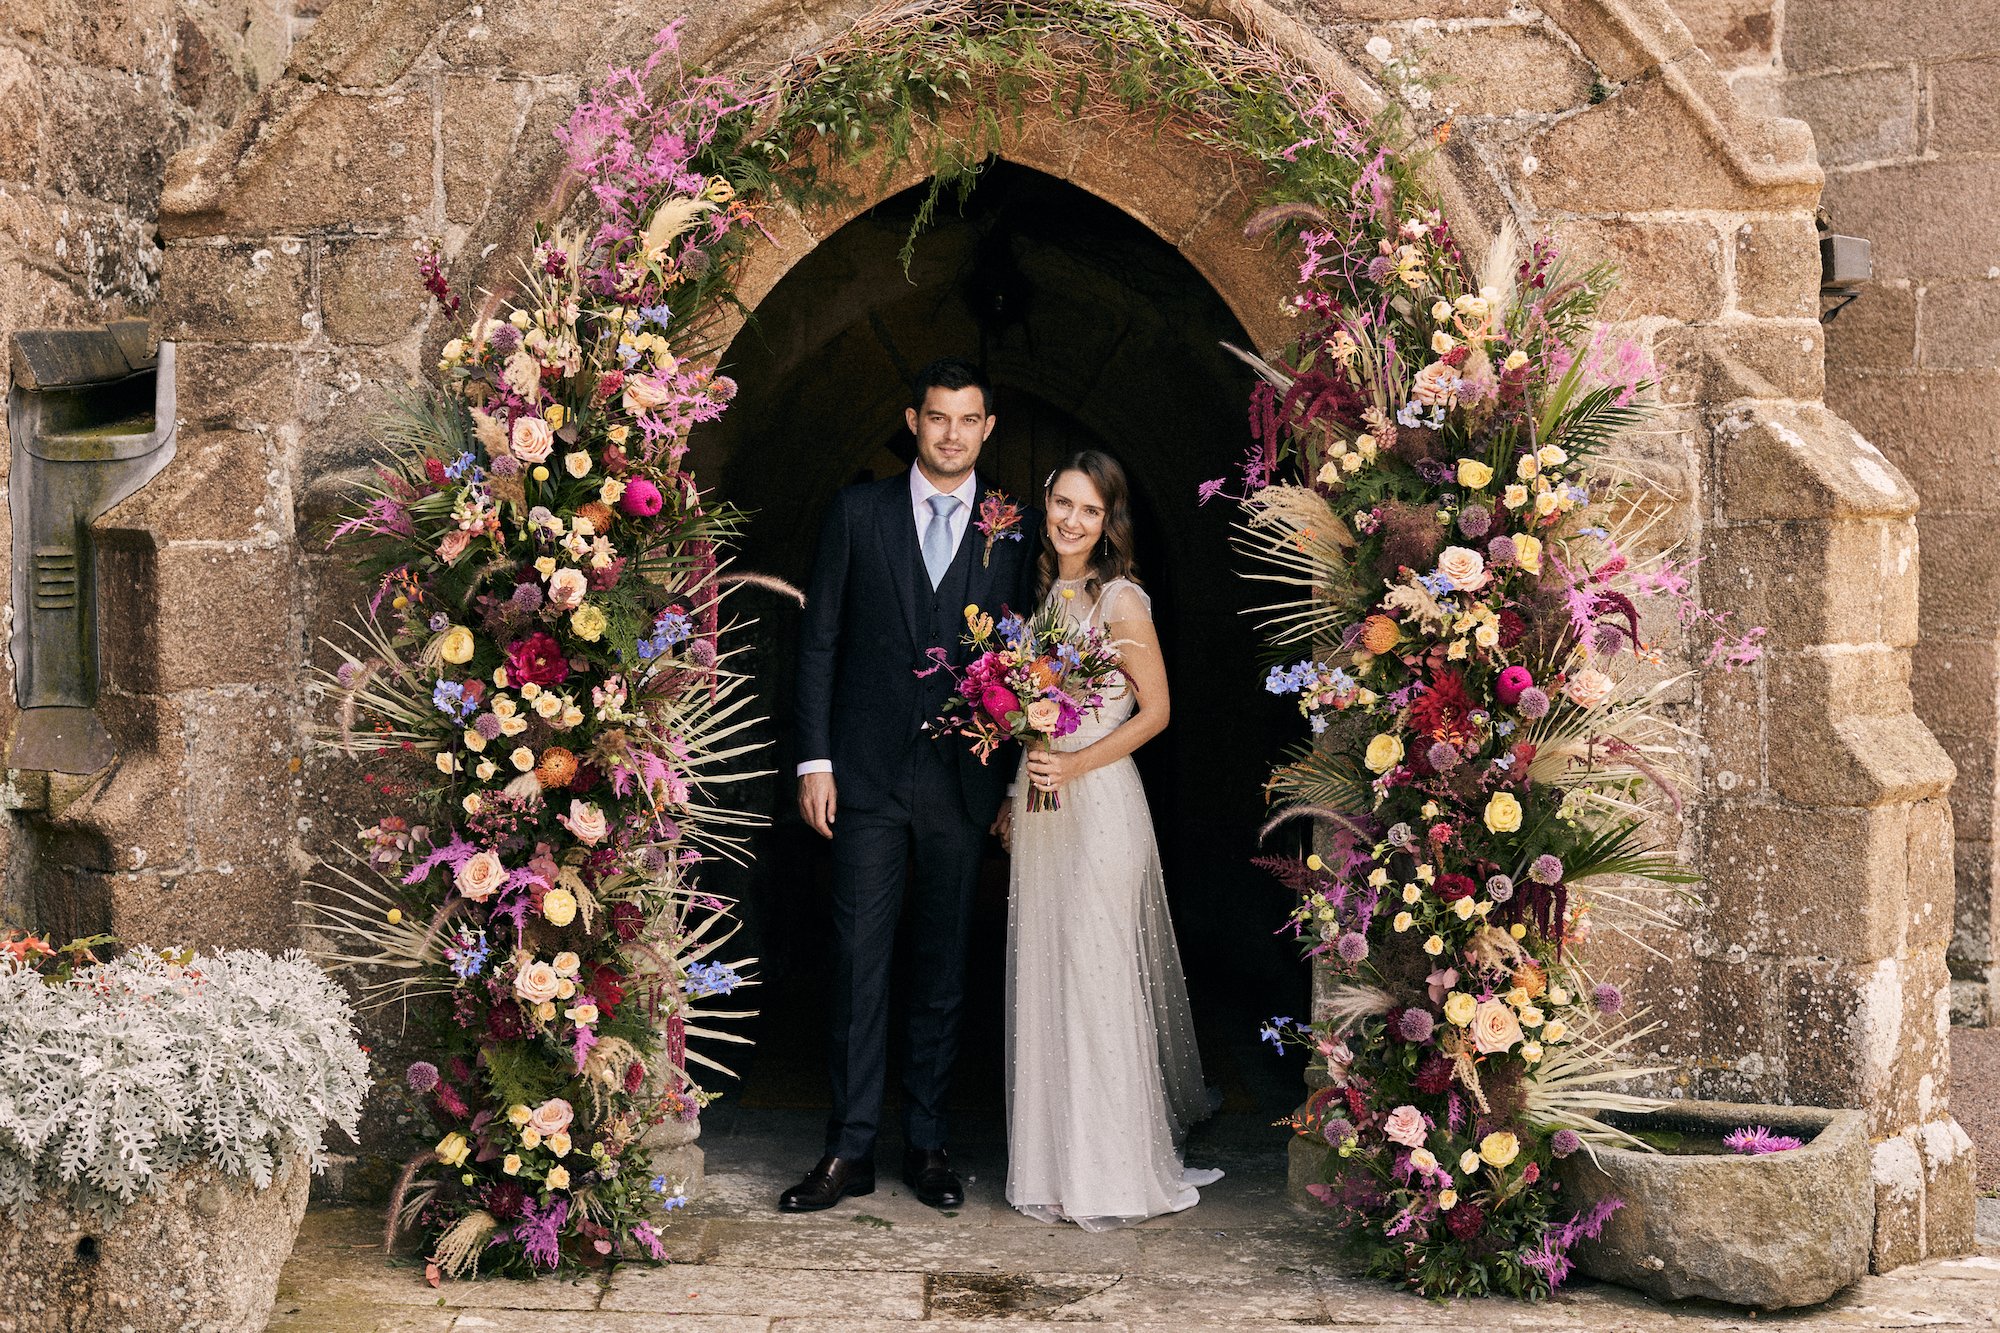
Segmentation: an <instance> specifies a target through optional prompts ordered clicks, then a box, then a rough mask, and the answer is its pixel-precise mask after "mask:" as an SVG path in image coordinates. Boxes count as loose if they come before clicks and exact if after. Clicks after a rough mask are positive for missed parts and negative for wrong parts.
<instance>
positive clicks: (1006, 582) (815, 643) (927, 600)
mask: <svg viewBox="0 0 2000 1333" xmlns="http://www.w3.org/2000/svg"><path fill="white" fill-rule="evenodd" d="M987 487H988V483H987V480H986V479H985V478H984V477H977V478H976V480H975V490H974V495H975V497H977V498H975V500H974V504H975V505H976V504H977V503H978V498H983V497H984V496H985V494H986V491H987ZM1017 531H1019V532H1020V533H1021V539H1020V540H1019V541H1005V540H1003V541H996V542H994V543H993V551H992V557H991V559H990V560H986V559H983V556H984V553H985V550H986V535H985V534H984V533H982V532H981V531H980V530H979V515H978V514H977V512H975V513H973V514H972V515H971V516H970V520H969V521H968V522H967V523H966V525H965V535H964V536H963V537H962V538H961V539H960V541H959V544H958V549H957V552H956V553H955V555H954V557H953V559H952V563H951V565H950V567H949V568H948V569H947V570H946V572H945V576H944V580H943V581H942V582H941V583H940V584H939V585H938V587H937V589H936V590H935V591H933V589H932V588H931V585H930V579H929V577H928V576H927V575H926V574H925V573H924V568H923V559H922V556H921V554H920V552H919V545H918V540H917V530H916V518H915V515H914V514H913V513H912V511H911V504H910V477H909V473H907V472H898V473H896V474H895V475H894V476H890V477H885V478H883V479H882V480H880V481H871V482H863V483H860V484H859V485H855V486H849V487H847V488H845V489H844V490H842V491H841V492H840V493H839V494H838V495H836V496H835V497H834V499H833V503H832V504H831V505H830V506H829V507H828V510H827V515H826V520H825V523H824V524H823V525H822V527H821V529H820V539H819V549H818V553H817V554H816V556H815V557H814V559H813V568H812V576H811V578H810V579H809V580H808V582H807V585H806V609H805V615H804V617H803V623H802V625H801V627H800V634H799V672H798V698H797V703H798V709H797V721H798V745H799V749H798V758H799V759H800V760H802V761H805V760H813V759H830V760H832V761H833V773H834V780H835V781H836V782H837V783H838V784H839V790H840V809H841V810H842V811H849V810H853V811H858V812H862V813H881V814H889V815H892V816H894V815H906V814H907V813H908V811H909V809H910V799H911V794H912V791H913V789H914V782H915V773H916V761H917V756H918V747H919V746H927V745H935V746H947V747H949V749H950V755H951V760H952V767H953V768H954V769H955V771H956V773H957V775H958V784H959V793H960V795H961V797H962V798H963V800H964V804H965V811H966V814H967V815H968V816H969V817H970V818H971V819H973V820H974V821H976V822H977V823H979V824H980V825H981V826H982V827H983V826H985V825H986V824H989V823H991V822H992V820H993V817H994V815H995V814H996V813H997V812H998V811H999V809H1000V801H1001V799H1002V797H1003V795H1004V794H1005V791H1006V787H1007V783H1008V781H1009V780H1010V779H1011V778H1012V777H1013V772H1014V762H1013V756H1012V754H1011V753H1010V752H1008V751H1006V750H1002V751H1000V752H999V753H996V754H994V755H993V756H992V757H991V758H990V759H989V760H988V761H987V762H986V763H985V764H981V763H980V762H979V760H978V759H977V758H975V757H974V756H973V754H972V749H971V746H970V744H969V743H967V742H966V741H965V740H964V739H963V738H962V737H948V738H943V739H933V738H931V737H928V736H925V735H923V734H922V733H921V730H920V729H921V728H922V726H923V724H924V723H925V722H927V721H929V720H930V719H932V718H934V717H936V716H937V715H938V714H939V713H940V712H942V711H943V709H944V701H945V699H946V698H948V697H949V696H950V695H951V693H952V690H953V688H954V684H953V681H952V678H951V676H950V674H949V673H948V672H945V671H936V672H933V673H932V674H930V675H929V676H925V677H919V676H918V674H917V673H918V672H919V671H925V670H928V669H929V668H931V667H933V666H935V665H936V663H935V662H934V661H933V660H932V659H931V658H930V657H929V655H928V651H929V650H930V649H932V648H942V649H944V650H945V652H946V655H947V660H949V661H950V662H951V663H952V664H953V665H954V666H963V665H964V664H965V662H966V660H967V653H966V650H965V647H964V636H965V617H964V609H965V607H966V606H967V605H968V604H977V605H978V606H979V607H980V608H981V609H983V610H986V611H988V612H991V613H993V614H994V616H995V617H996V618H997V617H998V615H999V612H1000V610H1001V608H1002V607H1007V608H1011V609H1013V610H1016V611H1020V612H1023V613H1025V612H1026V611H1027V610H1028V609H1029V608H1028V599H1029V598H1030V597H1032V596H1033V591H1034V563H1035V562H1034V556H1035V553H1036V551H1037V550H1038V549H1039V548H1038V546H1037V545H1036V534H1038V533H1039V532H1040V531H1041V519H1040V515H1039V514H1038V513H1037V512H1036V511H1033V510H1023V511H1022V517H1021V524H1020V527H1019V528H1018V529H1017ZM934 612H935V613H936V614H934Z"/></svg>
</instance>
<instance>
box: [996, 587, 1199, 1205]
mask: <svg viewBox="0 0 2000 1333" xmlns="http://www.w3.org/2000/svg"><path fill="white" fill-rule="evenodd" d="M1064 586H1068V587H1071V588H1073V589H1075V590H1076V596H1075V597H1074V599H1073V600H1071V601H1070V602H1069V604H1068V607H1067V608H1066V614H1068V615H1069V616H1070V617H1071V619H1073V620H1075V621H1077V622H1078V623H1081V624H1087V625H1092V626H1099V625H1106V624H1113V623H1118V622H1123V621H1130V620H1144V619H1150V618H1151V615H1152V603H1151V600H1150V599H1149V598H1148V597H1147V596H1146V594H1145V593H1144V592H1143V591H1142V590H1141V589H1140V588H1139V587H1138V585H1137V584H1134V583H1132V582H1130V581H1129V580H1124V579H1116V580H1113V581H1112V582H1110V583H1108V584H1106V585H1105V586H1104V588H1103V590H1102V593H1101V595H1100V596H1099V597H1098V598H1097V599H1096V600H1095V601H1094V602H1093V601H1091V600H1090V599H1089V596H1088V594H1087V593H1085V592H1084V591H1083V590H1082V588H1081V587H1079V586H1078V585H1077V584H1074V583H1072V584H1068V585H1061V584H1059V585H1058V587H1057V588H1056V589H1055V590H1053V591H1052V592H1051V593H1050V596H1051V597H1058V596H1059V595H1060V592H1061V589H1062V587H1064ZM1100 611H1101V612H1102V613H1103V614H1102V616H1101V617H1100V615H1099V612H1100ZM1134 709H1135V700H1134V699H1133V696H1132V691H1131V690H1130V689H1129V688H1121V689H1119V690H1118V691H1117V692H1116V694H1115V697H1110V698H1107V700H1106V702H1105V705H1104V707H1103V709H1102V710H1101V711H1100V712H1099V714H1098V715H1097V716H1096V717H1094V718H1093V717H1091V716H1089V715H1087V714H1086V716H1085V719H1084V722H1083V725H1082V726H1081V727H1080V728H1079V729H1078V730H1077V731H1076V732H1075V733H1074V734H1072V735H1070V736H1066V737H1064V738H1063V739H1061V740H1060V741H1058V742H1056V748H1057V749H1060V750H1080V749H1082V748H1083V747H1084V746H1086V745H1089V744H1090V743H1091V742H1093V741H1095V740H1097V739H1098V738H1099V737H1101V736H1104V735H1107V734H1108V733H1109V732H1111V731H1112V730H1113V729H1114V728H1116V727H1118V726H1120V725H1121V724H1123V723H1124V722H1125V721H1126V720H1127V719H1128V718H1130V717H1131V716H1132V714H1133V712H1134ZM1025 762H1026V761H1025V760H1023V765H1024V766H1023V768H1022V771H1021V774H1020V780H1019V782H1018V783H1017V784H1016V789H1015V795H1014V831H1013V846H1012V853H1013V867H1012V871H1011V882H1010V886H1009V903H1008V915H1007V1144H1008V1164H1007V1201H1008V1202H1009V1203H1011V1204H1012V1205H1014V1207H1016V1208H1018V1209H1020V1210H1021V1211H1022V1212H1024V1213H1026V1214H1028V1215H1029V1216H1030V1217H1034V1218H1037V1219H1040V1220H1041V1221H1045V1222H1060V1221H1065V1220H1067V1221H1071V1222H1075V1223H1077V1224H1078V1225H1079V1226H1081V1227H1083V1228H1084V1229H1085V1230H1089V1231H1101V1230H1107V1229H1109V1228H1112V1227H1119V1226H1129V1225H1131V1224H1133V1223H1135V1222H1142V1221H1144V1220H1145V1219H1147V1218H1149V1217H1156V1216H1158V1215H1160V1214H1162V1213H1170V1212H1179V1211H1181V1210H1182V1209H1185V1208H1192V1207H1193V1206H1194V1205H1195V1204H1196V1203H1197V1202H1199V1201H1200V1197H1201V1196H1200V1194H1199V1192H1198V1191H1199V1187H1201V1186H1203V1185H1207V1184H1210V1183H1212V1182H1214V1181H1215V1180H1218V1179H1220V1178H1221V1176H1222V1172H1220V1171H1198V1170H1189V1169H1187V1168H1186V1167H1184V1166H1183V1164H1182V1160H1181V1144H1182V1143H1183V1141H1184V1139H1185V1137H1186V1134H1187V1129H1188V1126H1190V1125H1191V1124H1193V1123H1195V1122H1196V1121H1198V1120H1201V1119H1204V1118H1206V1117H1207V1116H1208V1115H1209V1114H1210V1113H1211V1112H1212V1111H1213V1110H1214V1108H1215V1101H1217V1100H1219V1098H1218V1099H1213V1100H1212V1099H1211V1097H1210V1094H1209V1091H1208V1089H1207V1088H1206V1087H1205V1085H1204V1084H1203V1082H1202V1074H1201V1058H1200V1056H1199V1054H1198V1053H1197V1052H1196V1050H1195V1041H1194V1023H1193V1019H1192V1017H1191V1015H1190V1013H1189V1010H1188V999H1187V982H1186V979H1185V977H1184V976H1183V974H1182V971H1181V961H1180V951H1179V949H1178V948H1177V947H1176V946H1175V943H1174V933H1173V924H1172V922H1171V921H1170V920H1169V919H1168V916H1167V895H1166V885H1165V881H1164V879H1163V878H1162V876H1161V872H1160V851H1159V846H1158V843H1157V842H1156V841H1155V839H1154V836H1153V821H1152V816H1151V814H1150V813H1149V812H1148V810H1147V806H1146V793H1145V791H1144V789H1143V788H1142V787H1141V786H1140V785H1139V771H1138V769H1137V768H1136V767H1135V766H1134V765H1133V763H1132V759H1131V757H1130V756H1129V755H1128V756H1127V757H1125V758H1123V759H1119V760H1117V761H1116V762H1114V763H1111V764H1107V765H1105V766H1104V767H1103V768H1100V769H1097V770H1096V771H1095V772H1091V773H1087V774H1085V775H1084V776H1082V777H1080V778H1077V779H1075V780H1074V781H1071V782H1068V783H1066V784H1064V786H1063V788H1062V790H1061V793H1060V794H1061V798H1062V806H1061V808H1060V809H1057V810H1045V811H1040V812H1037V813H1034V814H1030V813H1029V812H1028V809H1027V799H1028V791H1029V783H1028V779H1027V771H1026V768H1025Z"/></svg>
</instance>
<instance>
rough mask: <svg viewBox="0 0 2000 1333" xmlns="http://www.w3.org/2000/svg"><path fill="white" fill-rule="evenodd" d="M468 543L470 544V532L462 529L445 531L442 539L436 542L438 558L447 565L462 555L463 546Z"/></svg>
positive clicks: (466, 545)
mask: <svg viewBox="0 0 2000 1333" xmlns="http://www.w3.org/2000/svg"><path fill="white" fill-rule="evenodd" d="M470 545H472V534H471V533H469V532H466V531H464V530H463V529H456V530H453V531H451V532H447V533H446V534H445V535H444V540H443V541H441V542H439V543H438V559H440V560H442V561H444V562H445V563H446V564H447V565H449V564H451V563H453V562H454V561H456V560H457V559H458V558H459V557H460V556H462V555H464V554H465V548H466V547H468V546H470Z"/></svg>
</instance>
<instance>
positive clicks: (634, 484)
mask: <svg viewBox="0 0 2000 1333" xmlns="http://www.w3.org/2000/svg"><path fill="white" fill-rule="evenodd" d="M664 503H666V501H665V500H664V499H663V498H662V497H661V495H660V488H659V487H657V486H655V485H654V484H653V483H652V482H650V481H647V480H646V479H645V478H644V477H634V478H633V479H632V480H631V481H628V482H626V483H625V493H624V494H623V495H621V496H619V497H618V507H619V508H620V509H622V510H624V511H625V512H626V513H627V514H629V515H631V516H632V517H633V518H651V517H652V516H653V515H655V514H657V513H659V512H660V506H661V505H663V504H664Z"/></svg>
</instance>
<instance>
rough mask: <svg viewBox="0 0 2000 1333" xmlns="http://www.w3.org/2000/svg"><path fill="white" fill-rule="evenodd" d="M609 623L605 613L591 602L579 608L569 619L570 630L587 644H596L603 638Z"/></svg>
mask: <svg viewBox="0 0 2000 1333" xmlns="http://www.w3.org/2000/svg"><path fill="white" fill-rule="evenodd" d="M609 623H610V622H609V621H607V620H606V619H605V617H604V612H602V611H600V610H598V609H597V607H595V606H593V605H591V604H590V603H589V602H585V603H584V604H583V605H582V606H579V607H578V608H577V609H576V610H575V611H574V612H573V613H572V614H571V615H570V618H569V627H570V630H571V631H572V632H573V633H574V634H575V635H576V637H577V638H579V639H582V640H583V641H584V642H585V643H596V642H597V641H598V640H599V639H601V638H603V637H604V630H605V627H606V626H607V625H608V624H609Z"/></svg>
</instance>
